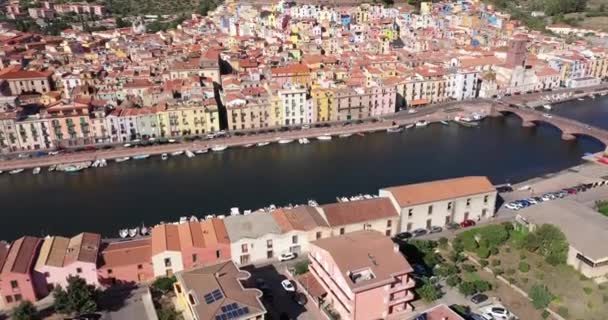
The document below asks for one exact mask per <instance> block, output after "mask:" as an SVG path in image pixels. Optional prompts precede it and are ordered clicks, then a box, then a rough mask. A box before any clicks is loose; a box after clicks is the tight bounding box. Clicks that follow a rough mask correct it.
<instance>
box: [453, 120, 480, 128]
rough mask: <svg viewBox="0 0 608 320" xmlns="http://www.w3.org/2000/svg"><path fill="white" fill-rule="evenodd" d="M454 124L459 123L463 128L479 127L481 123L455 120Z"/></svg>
mask: <svg viewBox="0 0 608 320" xmlns="http://www.w3.org/2000/svg"><path fill="white" fill-rule="evenodd" d="M454 122H456V123H458V124H460V125H462V126H465V127H477V126H478V125H479V122H476V121H471V120H469V121H466V120H454Z"/></svg>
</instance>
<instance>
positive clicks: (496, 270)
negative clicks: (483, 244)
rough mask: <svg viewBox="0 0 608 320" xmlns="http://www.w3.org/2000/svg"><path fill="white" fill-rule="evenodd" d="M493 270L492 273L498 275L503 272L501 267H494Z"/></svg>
mask: <svg viewBox="0 0 608 320" xmlns="http://www.w3.org/2000/svg"><path fill="white" fill-rule="evenodd" d="M493 271H494V274H495V275H497V276H500V275H502V274H503V273H505V272H504V271H503V270H502V269H501V268H496V269H494V270H493Z"/></svg>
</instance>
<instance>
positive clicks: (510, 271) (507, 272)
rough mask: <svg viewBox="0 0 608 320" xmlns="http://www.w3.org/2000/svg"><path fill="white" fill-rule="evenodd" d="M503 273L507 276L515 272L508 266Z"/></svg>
mask: <svg viewBox="0 0 608 320" xmlns="http://www.w3.org/2000/svg"><path fill="white" fill-rule="evenodd" d="M505 273H506V274H507V275H509V276H512V275H514V274H515V269H513V268H509V269H507V271H505Z"/></svg>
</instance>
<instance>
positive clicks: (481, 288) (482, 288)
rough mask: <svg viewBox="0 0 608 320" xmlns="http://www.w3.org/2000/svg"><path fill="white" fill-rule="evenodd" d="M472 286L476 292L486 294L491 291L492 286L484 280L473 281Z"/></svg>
mask: <svg viewBox="0 0 608 320" xmlns="http://www.w3.org/2000/svg"><path fill="white" fill-rule="evenodd" d="M473 284H474V285H475V289H476V290H477V292H486V291H490V290H492V284H490V283H489V282H487V281H485V280H475V281H473Z"/></svg>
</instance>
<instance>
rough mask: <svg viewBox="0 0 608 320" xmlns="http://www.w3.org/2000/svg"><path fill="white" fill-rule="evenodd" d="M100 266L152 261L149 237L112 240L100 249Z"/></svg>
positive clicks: (118, 265)
mask: <svg viewBox="0 0 608 320" xmlns="http://www.w3.org/2000/svg"><path fill="white" fill-rule="evenodd" d="M101 256H102V261H101V267H102V268H114V267H122V266H130V265H135V264H143V263H150V262H151V261H152V241H151V239H149V238H148V239H142V240H132V241H124V242H114V243H111V244H109V245H108V246H107V247H105V248H104V249H103V250H102V251H101Z"/></svg>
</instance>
